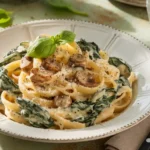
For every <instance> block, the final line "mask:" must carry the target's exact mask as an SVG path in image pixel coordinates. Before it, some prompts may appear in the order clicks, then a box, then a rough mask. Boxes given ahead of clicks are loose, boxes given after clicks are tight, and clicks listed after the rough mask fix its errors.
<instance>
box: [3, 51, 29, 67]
mask: <svg viewBox="0 0 150 150" xmlns="http://www.w3.org/2000/svg"><path fill="white" fill-rule="evenodd" d="M26 53H27V52H26V51H25V50H24V51H22V52H18V51H11V52H9V53H8V54H7V56H5V57H4V60H3V61H2V62H0V67H1V66H4V65H7V64H9V63H11V62H13V61H15V60H19V59H21V58H22V57H23V56H25V54H26Z"/></svg>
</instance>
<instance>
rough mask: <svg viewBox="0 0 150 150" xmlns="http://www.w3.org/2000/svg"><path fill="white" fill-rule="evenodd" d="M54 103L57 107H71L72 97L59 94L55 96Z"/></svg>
mask: <svg viewBox="0 0 150 150" xmlns="http://www.w3.org/2000/svg"><path fill="white" fill-rule="evenodd" d="M54 104H55V105H56V106H57V107H65V108H66V107H69V106H70V105H71V104H72V99H71V98H70V96H67V95H59V96H56V97H55V98H54Z"/></svg>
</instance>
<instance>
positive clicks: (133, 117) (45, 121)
mask: <svg viewBox="0 0 150 150" xmlns="http://www.w3.org/2000/svg"><path fill="white" fill-rule="evenodd" d="M15 33H19V34H15ZM11 35H14V38H12V37H11ZM8 43H9V44H8ZM0 45H1V51H0V53H1V56H2V57H1V62H0V91H1V101H0V112H1V113H0V122H1V123H0V131H1V132H3V133H5V134H9V135H12V136H15V137H18V138H23V139H28V140H36V141H43V142H77V141H87V140H94V139H99V138H104V137H107V136H110V135H113V134H116V133H118V132H121V131H124V130H126V129H128V128H130V127H132V126H134V125H136V124H138V123H139V122H140V121H142V120H143V119H145V118H146V117H147V116H148V115H149V114H150V101H149V98H150V95H149V93H150V92H149V90H150V85H149V83H150V80H149V75H150V71H149V70H148V69H147V66H148V65H149V64H150V59H149V57H150V52H149V49H148V48H147V47H146V46H145V45H144V44H143V43H142V42H140V41H138V40H137V39H135V38H133V37H131V36H130V35H127V34H125V33H123V32H121V31H118V30H115V29H112V28H110V27H107V26H104V25H98V24H94V23H87V22H80V21H68V20H43V21H42V20H41V21H34V22H28V23H24V24H21V25H16V26H14V27H11V28H7V29H5V30H3V31H1V32H0Z"/></svg>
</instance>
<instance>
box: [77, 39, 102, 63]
mask: <svg viewBox="0 0 150 150" xmlns="http://www.w3.org/2000/svg"><path fill="white" fill-rule="evenodd" d="M77 44H78V45H79V47H80V48H81V50H82V51H88V52H89V53H90V55H89V57H90V59H92V60H95V59H98V58H100V55H99V51H100V48H99V47H98V45H97V44H95V43H94V42H86V41H85V40H83V39H81V40H80V41H78V42H77Z"/></svg>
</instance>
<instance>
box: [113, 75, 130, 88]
mask: <svg viewBox="0 0 150 150" xmlns="http://www.w3.org/2000/svg"><path fill="white" fill-rule="evenodd" d="M116 83H117V84H118V88H121V87H122V86H129V87H130V83H129V81H128V79H126V78H125V77H123V76H121V77H120V78H119V80H116Z"/></svg>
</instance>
